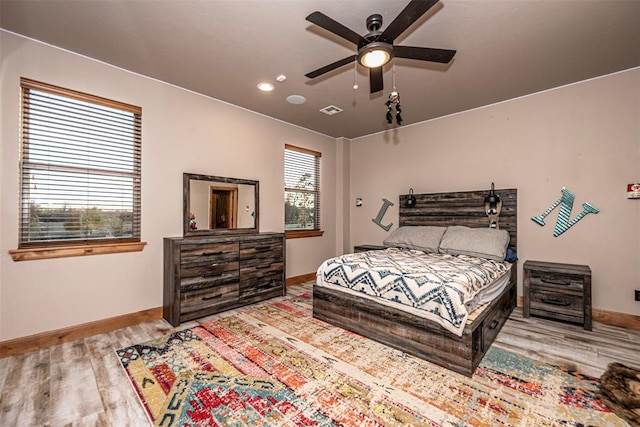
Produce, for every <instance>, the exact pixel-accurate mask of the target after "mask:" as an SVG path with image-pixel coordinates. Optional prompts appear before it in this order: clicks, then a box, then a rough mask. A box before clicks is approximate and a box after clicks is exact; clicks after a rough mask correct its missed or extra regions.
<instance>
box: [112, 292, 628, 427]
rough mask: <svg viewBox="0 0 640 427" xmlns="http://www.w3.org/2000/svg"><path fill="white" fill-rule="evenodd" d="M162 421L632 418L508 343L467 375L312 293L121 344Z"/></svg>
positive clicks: (584, 382) (574, 422)
mask: <svg viewBox="0 0 640 427" xmlns="http://www.w3.org/2000/svg"><path fill="white" fill-rule="evenodd" d="M117 354H118V357H119V358H120V361H121V363H122V366H123V367H124V369H125V370H126V373H127V374H128V376H129V379H130V380H131V383H132V385H133V387H134V389H135V390H136V392H137V394H138V396H139V397H140V400H141V402H142V403H143V405H144V407H145V409H146V411H147V414H148V415H149V419H150V420H151V422H152V423H154V424H155V425H158V426H238V427H240V426H305V427H306V426H353V427H363V426H467V425H470V426H495V425H502V426H556V425H558V426H560V425H561V426H587V425H589V426H626V425H627V424H626V423H625V422H624V421H622V420H621V419H620V418H618V417H617V416H616V415H615V414H613V413H612V412H611V411H610V410H609V409H607V408H606V407H605V406H604V405H602V404H601V402H600V401H599V400H598V399H597V398H596V396H595V393H596V392H597V390H598V387H599V385H598V381H597V379H595V378H591V377H587V376H584V375H580V374H578V373H576V372H572V371H568V370H564V369H561V368H558V367H554V366H550V365H547V364H544V363H539V362H536V361H533V360H530V359H526V358H523V357H519V356H516V355H515V354H512V353H510V352H507V351H504V350H500V349H498V348H496V347H495V346H494V347H493V348H491V349H490V350H489V352H488V353H487V354H486V356H485V357H484V359H483V360H482V363H481V364H480V367H479V368H478V369H477V370H476V372H475V374H474V376H473V378H468V377H465V376H463V375H460V374H457V373H455V372H452V371H449V370H447V369H444V368H441V367H439V366H437V365H434V364H431V363H429V362H425V361H423V360H421V359H418V358H415V357H413V356H408V355H406V354H405V353H403V352H400V351H397V350H394V349H391V348H389V347H386V346H384V345H382V344H378V343H376V342H374V341H371V340H368V339H366V338H364V337H361V336H359V335H355V334H353V333H350V332H347V331H344V330H342V329H339V328H336V327H333V326H331V325H329V324H327V323H324V322H321V321H318V320H316V319H313V317H312V316H311V298H310V296H308V295H299V296H296V297H287V298H285V299H284V301H278V302H270V303H265V304H262V305H259V306H253V307H249V308H246V309H244V310H243V311H241V312H240V314H235V315H231V316H228V317H225V318H222V319H220V320H218V321H214V322H210V323H206V324H203V325H202V326H198V327H194V328H191V329H186V330H183V331H180V332H176V333H174V334H171V335H169V336H165V337H162V338H159V339H157V340H153V341H149V342H146V343H142V344H138V345H134V346H131V347H127V348H124V349H121V350H118V351H117Z"/></svg>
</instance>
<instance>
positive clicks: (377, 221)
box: [371, 197, 393, 231]
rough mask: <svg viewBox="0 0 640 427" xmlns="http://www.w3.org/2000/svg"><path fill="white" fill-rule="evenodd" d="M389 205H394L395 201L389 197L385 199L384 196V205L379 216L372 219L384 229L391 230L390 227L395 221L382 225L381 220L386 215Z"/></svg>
mask: <svg viewBox="0 0 640 427" xmlns="http://www.w3.org/2000/svg"><path fill="white" fill-rule="evenodd" d="M389 206H393V203H391V202H390V201H388V200H387V199H385V198H384V197H383V198H382V206H381V207H380V212H378V216H377V217H375V218H372V219H371V221H373V222H375V223H376V224H378V225H379V226H380V227H382V229H383V230H384V231H389V229H390V228H391V226H392V225H393V223H391V224H389V225H382V222H381V221H382V217H383V216H384V214H385V213H387V209H388V208H389Z"/></svg>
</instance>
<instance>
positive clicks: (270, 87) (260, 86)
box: [258, 83, 273, 92]
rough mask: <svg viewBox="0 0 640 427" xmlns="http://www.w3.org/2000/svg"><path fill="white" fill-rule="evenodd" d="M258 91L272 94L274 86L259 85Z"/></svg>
mask: <svg viewBox="0 0 640 427" xmlns="http://www.w3.org/2000/svg"><path fill="white" fill-rule="evenodd" d="M258 89H260V90H261V91H263V92H271V91H272V90H273V85H272V84H271V83H258Z"/></svg>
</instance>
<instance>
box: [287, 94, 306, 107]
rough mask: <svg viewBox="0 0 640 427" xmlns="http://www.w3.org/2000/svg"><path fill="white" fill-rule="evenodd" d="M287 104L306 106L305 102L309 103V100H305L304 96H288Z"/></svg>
mask: <svg viewBox="0 0 640 427" xmlns="http://www.w3.org/2000/svg"><path fill="white" fill-rule="evenodd" d="M287 102H288V103H289V104H295V105H300V104H304V103H305V102H307V98H305V97H304V96H302V95H289V96H287Z"/></svg>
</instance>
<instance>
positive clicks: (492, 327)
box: [489, 319, 500, 330]
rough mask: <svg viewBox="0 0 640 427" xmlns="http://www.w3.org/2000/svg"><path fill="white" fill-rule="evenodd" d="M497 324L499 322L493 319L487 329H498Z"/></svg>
mask: <svg viewBox="0 0 640 427" xmlns="http://www.w3.org/2000/svg"><path fill="white" fill-rule="evenodd" d="M499 324H500V321H498V320H495V319H494V320H493V322H491V324H490V325H489V329H491V330H494V329H495V328H497V327H498V325H499Z"/></svg>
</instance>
